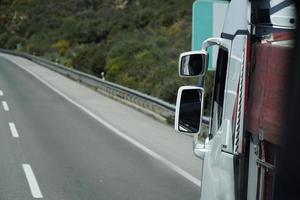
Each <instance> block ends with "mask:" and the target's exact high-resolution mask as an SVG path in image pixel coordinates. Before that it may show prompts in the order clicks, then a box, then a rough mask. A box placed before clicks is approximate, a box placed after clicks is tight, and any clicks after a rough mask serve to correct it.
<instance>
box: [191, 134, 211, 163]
mask: <svg viewBox="0 0 300 200" xmlns="http://www.w3.org/2000/svg"><path fill="white" fill-rule="evenodd" d="M207 143H208V140H207V138H206V139H205V142H204V143H202V142H199V140H198V135H196V136H194V138H193V150H194V154H195V156H196V157H198V158H200V159H201V160H204V157H205V153H206V152H208V151H209V148H208V145H207Z"/></svg>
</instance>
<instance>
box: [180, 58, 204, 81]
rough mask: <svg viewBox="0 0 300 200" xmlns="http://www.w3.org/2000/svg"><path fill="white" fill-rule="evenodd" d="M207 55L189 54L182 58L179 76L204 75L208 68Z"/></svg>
mask: <svg viewBox="0 0 300 200" xmlns="http://www.w3.org/2000/svg"><path fill="white" fill-rule="evenodd" d="M206 56H207V55H206V54H205V53H187V54H183V55H181V56H180V63H179V64H180V66H179V70H180V71H179V74H180V75H181V76H199V75H203V73H204V71H205V67H206Z"/></svg>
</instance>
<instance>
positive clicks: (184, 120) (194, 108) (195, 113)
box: [178, 89, 203, 134]
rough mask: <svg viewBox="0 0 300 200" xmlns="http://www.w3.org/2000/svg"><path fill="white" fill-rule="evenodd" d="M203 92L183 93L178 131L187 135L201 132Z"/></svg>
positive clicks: (190, 90) (197, 90)
mask: <svg viewBox="0 0 300 200" xmlns="http://www.w3.org/2000/svg"><path fill="white" fill-rule="evenodd" d="M202 95H203V93H202V90H200V89H187V90H183V91H182V93H181V101H180V108H179V116H178V117H179V119H178V130H179V131H180V132H186V133H194V134H195V133H198V132H199V131H200V122H201V110H202V105H201V104H202V102H201V101H202Z"/></svg>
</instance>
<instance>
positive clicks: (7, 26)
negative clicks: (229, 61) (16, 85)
mask: <svg viewBox="0 0 300 200" xmlns="http://www.w3.org/2000/svg"><path fill="white" fill-rule="evenodd" d="M192 3H193V0H165V1H160V0H64V1H60V0H14V1H10V0H1V1H0V13H1V14H0V47H1V48H7V49H17V50H20V51H25V52H29V53H31V54H35V55H37V56H42V57H45V58H48V59H50V60H53V61H57V62H59V63H62V64H64V65H67V66H69V67H72V68H75V69H79V70H81V71H84V72H87V73H90V74H93V75H96V76H98V77H100V76H101V72H105V78H106V80H109V81H112V82H116V83H119V84H121V85H124V86H127V87H130V88H133V89H137V90H139V91H142V92H144V93H147V94H150V95H153V96H157V97H159V98H161V99H164V100H166V101H169V102H171V103H174V102H175V99H176V92H177V89H178V87H179V86H181V85H184V84H187V80H186V79H185V80H183V79H180V78H179V77H178V74H177V62H178V55H179V54H180V53H181V52H183V51H188V50H190V48H191V47H190V46H191V45H190V44H191V21H192ZM188 81H189V82H190V83H195V80H188Z"/></svg>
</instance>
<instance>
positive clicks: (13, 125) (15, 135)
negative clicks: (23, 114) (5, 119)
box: [8, 122, 19, 138]
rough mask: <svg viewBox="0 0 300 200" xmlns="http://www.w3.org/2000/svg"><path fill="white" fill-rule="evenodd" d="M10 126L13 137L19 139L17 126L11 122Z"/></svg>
mask: <svg viewBox="0 0 300 200" xmlns="http://www.w3.org/2000/svg"><path fill="white" fill-rule="evenodd" d="M8 125H9V128H10V132H11V135H12V136H13V137H14V138H18V137H19V134H18V131H17V128H16V125H15V124H14V123H13V122H9V123H8Z"/></svg>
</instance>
